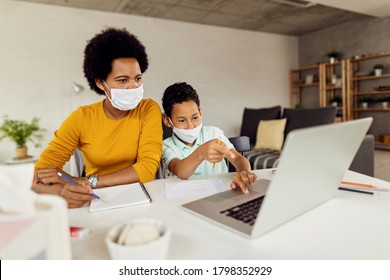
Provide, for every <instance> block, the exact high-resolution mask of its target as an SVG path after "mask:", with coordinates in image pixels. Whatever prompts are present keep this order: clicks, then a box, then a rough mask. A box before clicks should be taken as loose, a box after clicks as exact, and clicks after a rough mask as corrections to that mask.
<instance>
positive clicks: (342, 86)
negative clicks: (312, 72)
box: [320, 60, 352, 121]
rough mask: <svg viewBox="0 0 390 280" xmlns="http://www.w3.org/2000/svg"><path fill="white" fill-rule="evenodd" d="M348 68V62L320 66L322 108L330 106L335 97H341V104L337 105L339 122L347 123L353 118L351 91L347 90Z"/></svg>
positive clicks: (342, 61)
mask: <svg viewBox="0 0 390 280" xmlns="http://www.w3.org/2000/svg"><path fill="white" fill-rule="evenodd" d="M347 67H348V60H341V61H337V62H335V63H323V64H321V65H320V106H321V107H326V106H330V105H331V100H332V99H333V98H334V97H339V98H340V99H341V102H338V104H337V117H338V119H339V121H347V120H350V119H351V118H352V115H351V104H350V103H351V98H350V91H348V90H347V87H348V83H347V77H348V69H347Z"/></svg>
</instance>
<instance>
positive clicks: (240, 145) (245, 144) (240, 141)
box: [229, 136, 251, 154]
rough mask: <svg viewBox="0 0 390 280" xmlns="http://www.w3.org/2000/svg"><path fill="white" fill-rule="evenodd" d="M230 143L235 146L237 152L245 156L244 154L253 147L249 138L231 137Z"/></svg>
mask: <svg viewBox="0 0 390 280" xmlns="http://www.w3.org/2000/svg"><path fill="white" fill-rule="evenodd" d="M229 141H230V143H232V144H233V146H234V148H235V149H236V150H237V152H239V153H241V154H244V152H247V151H250V149H251V145H250V140H249V137H248V136H237V137H230V138H229Z"/></svg>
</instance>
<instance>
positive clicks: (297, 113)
mask: <svg viewBox="0 0 390 280" xmlns="http://www.w3.org/2000/svg"><path fill="white" fill-rule="evenodd" d="M336 111H337V108H336V107H334V106H330V107H323V108H309V109H289V108H285V109H284V110H283V116H282V118H286V119H287V125H286V129H285V131H284V135H285V137H287V134H288V133H289V132H290V131H292V130H294V129H298V128H305V127H310V126H316V125H322V124H330V123H333V122H334V119H335V117H336Z"/></svg>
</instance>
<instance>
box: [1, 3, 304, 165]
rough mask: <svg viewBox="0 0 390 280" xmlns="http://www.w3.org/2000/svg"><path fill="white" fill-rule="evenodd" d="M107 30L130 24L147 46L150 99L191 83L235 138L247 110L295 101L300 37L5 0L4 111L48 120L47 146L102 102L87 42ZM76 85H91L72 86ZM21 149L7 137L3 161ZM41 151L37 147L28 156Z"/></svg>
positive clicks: (207, 111) (206, 110)
mask: <svg viewBox="0 0 390 280" xmlns="http://www.w3.org/2000/svg"><path fill="white" fill-rule="evenodd" d="M104 26H115V27H126V28H127V29H128V30H129V31H131V32H133V33H134V34H136V35H137V36H138V38H139V39H140V40H141V41H142V42H143V43H144V44H145V46H146V48H147V51H148V54H149V57H150V68H149V69H148V71H147V72H146V73H145V75H144V87H145V96H146V97H151V98H153V99H155V100H156V101H157V102H158V103H159V104H160V103H161V95H162V92H163V91H164V89H165V88H166V87H167V86H168V85H170V84H171V83H174V82H176V81H187V82H189V83H191V84H192V85H193V86H194V87H195V88H196V89H197V90H198V93H199V94H200V98H201V106H202V110H203V114H204V115H203V116H204V123H205V124H206V125H215V126H218V127H220V128H222V129H223V130H224V131H225V134H226V135H227V136H235V135H238V133H239V129H240V125H241V118H242V112H243V109H244V107H251V108H256V107H265V106H273V105H277V104H280V105H282V106H288V104H289V99H288V96H289V86H288V83H289V81H288V70H289V69H290V68H294V67H297V65H298V40H297V38H296V37H291V36H281V35H273V34H268V33H260V32H249V31H243V30H234V29H228V28H220V27H212V26H205V25H197V24H190V23H180V22H175V21H168V20H159V19H154V18H146V17H137V16H129V15H122V14H113V13H104V12H98V11H88V10H81V9H71V8H64V7H56V6H46V5H40V4H33V3H21V2H16V1H7V0H2V1H1V2H0V38H1V44H0V80H1V82H0V100H1V101H0V102H1V107H0V115H3V114H8V115H9V116H10V117H12V118H24V119H31V118H32V117H33V116H39V117H41V119H42V125H43V126H44V127H46V128H47V129H48V132H47V135H46V139H45V143H44V145H43V146H46V145H47V142H48V141H49V140H50V139H51V138H52V135H53V132H54V130H55V129H56V128H58V126H59V125H60V124H61V122H62V121H63V120H64V119H65V118H66V117H67V116H68V115H69V113H70V112H71V111H72V110H74V109H75V108H77V106H79V105H84V104H88V103H91V102H94V101H97V100H99V99H101V97H100V96H98V95H96V94H94V93H92V92H91V91H90V90H89V89H88V87H87V83H86V81H85V78H84V76H83V73H82V59H83V49H84V46H85V44H86V41H87V40H88V39H89V38H91V37H92V36H93V35H94V34H96V33H98V32H99V31H100V30H101V29H102V28H103V27H104ZM73 81H76V82H77V83H80V84H82V85H83V86H84V87H85V88H86V90H84V91H83V92H81V93H79V94H77V93H75V92H73V91H72V82H73ZM30 146H32V145H30ZM14 148H15V147H14V145H13V143H11V142H9V141H2V142H0V162H3V161H4V160H6V159H8V158H10V157H12V156H13V155H14ZM43 148H44V147H42V148H40V149H34V148H32V147H31V150H32V151H31V153H32V154H35V155H39V153H40V152H41V150H42V149H43Z"/></svg>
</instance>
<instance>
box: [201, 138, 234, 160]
mask: <svg viewBox="0 0 390 280" xmlns="http://www.w3.org/2000/svg"><path fill="white" fill-rule="evenodd" d="M199 154H200V157H201V159H202V160H207V161H209V162H211V163H216V162H220V161H221V160H223V159H224V157H227V158H234V157H235V155H234V154H233V153H232V152H231V151H230V150H229V149H228V147H226V145H225V143H223V142H222V141H220V140H218V139H213V140H210V141H208V142H206V143H204V144H202V145H201V146H200V147H199Z"/></svg>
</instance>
